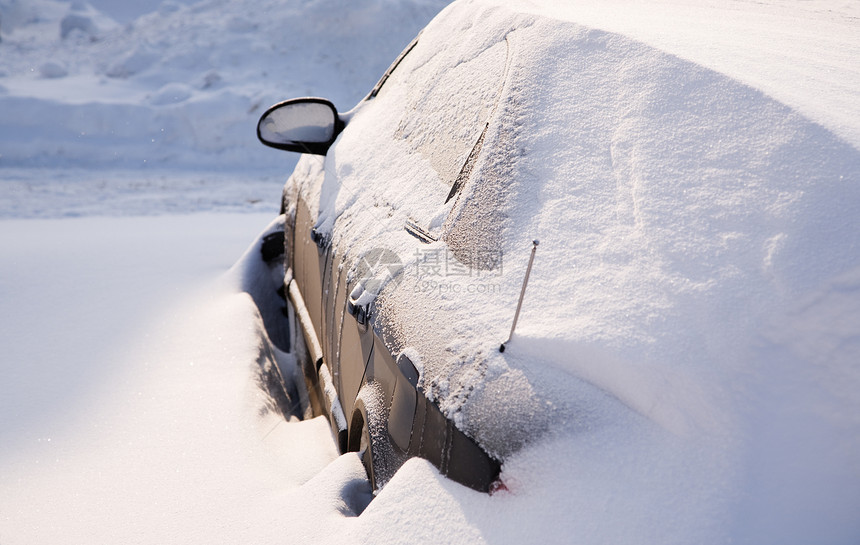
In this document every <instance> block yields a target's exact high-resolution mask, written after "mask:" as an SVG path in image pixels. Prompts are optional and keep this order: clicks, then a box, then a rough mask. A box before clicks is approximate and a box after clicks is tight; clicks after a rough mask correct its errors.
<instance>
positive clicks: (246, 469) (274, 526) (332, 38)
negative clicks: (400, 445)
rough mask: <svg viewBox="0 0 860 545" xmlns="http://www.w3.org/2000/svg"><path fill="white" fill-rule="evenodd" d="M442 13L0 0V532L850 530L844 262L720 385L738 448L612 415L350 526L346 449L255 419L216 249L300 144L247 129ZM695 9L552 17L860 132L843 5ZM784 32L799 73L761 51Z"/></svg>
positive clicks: (330, 90) (322, 429) (230, 295)
mask: <svg viewBox="0 0 860 545" xmlns="http://www.w3.org/2000/svg"><path fill="white" fill-rule="evenodd" d="M445 4H446V2H444V1H434V0H402V1H399V2H398V1H394V0H367V1H364V2H349V1H345V0H343V1H341V0H303V1H299V0H295V1H288V0H256V1H251V0H232V1H226V0H203V1H200V2H192V1H191V0H187V1H186V0H183V1H181V2H177V1H171V0H165V1H163V2H161V1H149V0H148V1H141V2H135V3H133V4H132V3H128V2H125V1H123V0H99V1H97V2H96V1H93V2H92V3H91V4H83V3H79V2H76V3H74V4H72V3H69V2H66V1H55V0H0V18H2V19H0V21H2V22H0V38H2V42H0V256H2V258H0V305H2V310H3V315H4V318H3V319H2V327H0V353H2V356H0V545H18V544H48V543H88V544H93V543H105V544H107V543H121V542H128V543H194V544H197V543H237V542H254V543H291V542H297V541H309V542H314V543H316V542H321V543H335V542H338V543H343V542H365V543H415V542H428V543H437V542H464V543H474V542H482V541H485V542H490V543H524V542H525V543H530V542H538V541H539V542H546V543H655V544H657V543H661V544H663V543H725V542H730V541H731V542H734V543H750V544H752V543H755V544H763V543H780V544H785V543H798V544H801V543H834V544H843V543H844V544H854V543H857V541H858V538H860V522H858V520H860V519H858V517H857V515H856V514H857V513H858V512H860V465H858V460H860V423H858V421H857V414H860V410H858V409H860V397H858V394H857V391H858V390H857V387H858V384H860V383H858V375H857V373H856V372H855V373H850V372H846V369H847V370H849V371H850V370H851V369H855V370H856V358H855V356H856V355H857V354H858V348H857V346H858V341H857V339H858V337H857V331H858V329H857V319H858V316H860V297H858V295H857V294H858V291H860V288H858V286H860V280H858V277H857V275H856V274H855V275H853V276H852V275H845V276H843V277H842V278H840V279H838V281H836V282H835V283H834V284H832V285H829V286H826V287H824V288H822V289H821V290H820V291H819V292H818V293H817V294H816V295H815V297H811V298H809V300H806V301H804V302H803V303H802V304H798V305H797V308H796V309H795V310H796V311H797V312H796V313H795V314H793V315H791V316H789V317H787V318H786V323H787V324H788V325H787V326H786V327H785V328H783V329H782V330H781V331H782V332H783V333H782V334H785V332H792V331H794V332H797V333H798V335H796V337H795V339H800V340H799V341H797V342H794V340H795V339H792V338H779V337H777V338H771V339H768V342H769V344H767V345H763V346H762V347H761V350H762V351H765V350H772V351H773V353H774V354H775V355H774V356H773V357H772V358H771V360H770V361H774V362H782V361H783V360H784V361H785V362H786V363H785V365H784V366H783V367H779V366H771V367H768V369H769V370H771V371H774V372H773V373H772V374H769V375H756V376H744V377H739V380H738V382H737V383H736V388H737V389H738V392H735V394H736V397H737V398H738V399H743V400H744V401H745V407H744V408H745V410H749V412H748V413H744V414H745V416H747V417H748V418H746V419H744V420H742V421H741V422H740V425H741V426H742V427H743V429H739V430H737V433H733V434H730V436H731V437H733V438H741V439H739V443H738V444H731V445H726V444H722V443H719V441H720V440H721V439H720V438H715V439H713V442H712V443H711V444H709V443H708V441H698V442H690V441H687V440H685V438H684V437H683V436H677V435H673V434H667V433H665V430H663V429H662V428H660V427H659V426H656V425H654V424H653V423H652V422H649V421H647V420H646V419H643V418H642V417H641V416H640V415H639V414H637V413H635V412H632V411H629V410H626V409H625V410H618V411H616V412H615V413H609V414H604V415H602V416H601V418H602V420H600V421H594V422H592V424H593V427H591V428H589V429H582V428H578V429H577V432H576V433H575V434H574V433H571V432H570V431H569V430H560V431H559V433H557V434H551V435H548V436H547V437H545V438H544V439H543V440H542V441H540V442H539V443H537V444H535V445H532V446H530V447H529V448H527V449H524V450H523V451H521V452H520V453H518V454H517V455H515V456H513V457H512V458H511V459H510V460H508V461H507V463H506V465H505V468H504V472H505V473H504V475H505V482H506V485H507V487H508V489H509V490H508V491H504V492H501V493H498V494H496V495H494V496H486V495H482V494H478V493H474V492H472V491H469V490H466V489H464V488H462V487H460V486H458V485H455V484H453V483H451V482H449V481H447V480H446V479H443V478H440V477H439V476H438V474H437V473H436V472H435V470H434V469H433V468H432V466H430V465H429V464H427V463H425V462H423V461H421V460H412V461H410V462H409V463H407V464H406V466H404V468H403V469H402V470H401V472H399V473H398V474H397V475H396V476H395V478H394V479H393V480H392V481H391V482H390V483H389V485H388V486H387V487H386V488H385V489H384V491H383V492H382V494H380V496H379V497H377V498H376V499H375V500H374V501H373V502H372V503H371V504H370V506H369V507H368V508H367V509H366V510H364V512H363V513H362V515H361V516H359V517H356V516H354V515H355V513H356V511H359V510H361V508H362V507H364V505H365V503H366V500H367V483H366V481H365V479H364V477H363V470H362V468H361V465H360V463H359V461H358V459H357V457H355V456H351V455H350V456H344V457H337V456H336V451H335V447H334V444H333V442H332V440H331V436H330V432H329V430H328V427H327V424H326V423H325V422H323V421H321V420H312V421H308V422H301V423H299V422H286V421H284V420H283V419H281V418H279V417H278V416H277V415H276V414H275V413H273V412H272V411H271V410H270V409H269V405H268V400H267V398H266V397H265V396H264V395H263V394H262V391H261V390H260V389H259V387H258V385H257V383H256V375H257V371H256V370H257V369H258V366H257V361H258V358H260V353H261V352H260V350H261V349H260V347H261V344H260V343H261V341H260V337H261V324H260V320H259V317H258V316H257V314H256V312H255V309H254V307H253V305H252V304H251V302H250V299H249V297H248V295H247V294H244V293H241V292H240V291H239V290H238V286H239V283H240V282H239V280H240V278H241V277H242V275H243V274H245V273H247V271H248V269H249V268H252V267H253V264H252V263H251V262H250V261H247V260H245V261H242V260H240V257H241V256H242V254H243V252H244V251H245V249H246V248H247V247H248V246H249V245H250V244H251V243H252V242H253V240H254V238H255V236H256V235H257V234H258V233H259V232H260V231H262V230H263V229H264V228H265V226H266V225H267V224H268V223H269V222H270V221H271V220H272V219H273V218H274V216H275V214H276V213H277V205H278V198H279V196H280V191H281V187H282V185H283V178H284V176H285V175H286V174H287V173H288V172H289V170H290V169H291V167H292V165H293V164H294V161H295V158H294V157H291V156H290V155H289V154H282V153H278V152H274V151H272V150H268V149H264V148H263V147H262V146H260V145H259V144H258V143H257V142H256V140H255V138H254V136H253V128H254V125H255V123H256V119H257V117H258V116H259V114H260V113H261V112H262V110H263V109H264V108H265V107H266V106H267V105H269V104H270V103H273V102H275V101H277V100H280V99H283V98H287V97H291V96H299V95H322V96H328V97H330V98H332V99H333V101H334V102H335V103H336V104H337V105H338V106H339V107H340V108H341V109H342V110H346V109H349V108H350V107H351V106H352V105H353V104H355V103H356V102H357V101H358V100H359V99H360V98H361V97H362V96H363V95H364V94H365V93H366V92H367V90H368V89H369V88H370V87H371V86H372V85H373V83H374V82H375V80H376V78H377V77H378V76H379V74H381V73H382V71H383V70H384V69H385V67H386V66H387V65H388V63H389V62H390V61H391V59H392V58H393V57H394V56H395V55H396V54H397V53H398V52H399V51H400V49H401V48H402V47H403V46H404V45H405V44H406V43H407V42H408V41H409V40H410V39H411V38H412V36H413V35H414V34H415V33H416V32H417V30H418V29H420V28H421V27H422V26H423V25H424V24H425V23H426V22H427V21H428V20H429V19H430V18H431V17H432V16H433V15H434V14H435V13H436V12H437V11H438V10H439V9H441V8H442V7H443V6H444V5H445ZM699 5H700V7H701V10H704V12H706V13H707V14H708V17H702V15H701V14H702V12H703V11H698V10H697V9H696V8H685V9H678V4H673V3H671V2H664V3H663V4H662V5H661V6H658V7H652V6H651V5H650V4H649V5H646V4H642V3H637V2H629V3H599V2H586V3H583V4H581V5H579V4H578V5H577V6H578V7H575V8H571V10H570V11H571V12H572V13H573V15H571V16H572V17H576V18H577V19H579V20H580V21H581V22H583V23H585V24H587V25H593V26H596V27H600V28H604V29H606V30H609V31H613V32H621V33H626V34H628V35H630V36H632V37H633V38H635V39H639V40H643V41H646V42H648V43H650V44H652V45H657V46H660V47H663V48H665V49H666V50H667V51H669V52H672V53H675V54H677V55H679V56H681V57H684V58H688V54H689V53H690V52H691V51H692V52H696V53H699V54H700V58H701V59H704V60H705V61H707V62H708V63H710V65H711V67H712V68H718V69H723V70H727V71H730V72H731V73H732V74H733V75H734V76H735V77H736V78H738V79H740V80H742V81H743V82H744V83H745V84H747V85H753V86H754V87H756V88H758V89H761V90H762V91H763V92H765V93H767V94H768V95H769V96H773V97H776V98H777V99H779V100H781V101H783V102H784V103H786V104H789V105H791V106H792V107H794V108H797V109H798V110H799V111H801V112H803V113H804V114H806V115H810V116H812V117H813V118H815V119H818V120H819V121H820V122H821V123H822V124H824V125H826V126H828V127H833V130H834V131H835V132H836V134H838V135H840V136H841V137H842V138H843V139H844V140H845V141H846V142H848V143H849V144H850V145H851V146H853V148H856V147H857V146H858V140H860V137H858V134H860V132H858V131H857V127H858V115H860V114H858V112H857V106H856V104H857V103H858V102H857V101H858V93H860V81H858V74H860V68H858V65H857V64H856V62H857V61H856V59H857V58H858V55H860V42H858V40H857V36H860V23H858V17H860V13H858V10H857V5H856V4H855V3H851V2H848V1H840V0H830V1H824V0H818V1H815V2H808V3H804V4H803V6H802V7H794V8H792V9H788V4H784V3H780V2H765V3H752V2H749V3H748V2H740V1H737V2H732V3H730V4H729V5H728V7H726V8H723V7H721V6H720V5H718V4H717V3H715V2H700V3H699ZM775 17H779V18H780V19H779V22H778V23H774V22H773V21H774V18H775ZM63 20H66V24H65V28H66V31H65V32H66V36H65V37H64V38H61V34H62V33H63V24H62V21H63ZM702 21H706V23H704V24H703V23H702ZM787 34H788V35H789V37H788V38H786V35H787ZM701 36H706V37H707V39H706V40H703V43H706V44H712V45H713V44H716V45H714V47H713V49H708V48H707V47H699V45H698V44H699V38H700V37H701ZM734 36H741V37H740V38H737V39H735V38H734ZM852 36H853V39H849V38H850V37H852ZM781 39H782V40H786V41H785V42H780V40H781ZM780 43H791V44H792V47H794V48H795V49H796V50H798V51H805V52H807V53H808V56H809V58H810V59H811V61H810V62H809V63H808V64H804V65H802V66H811V67H812V68H809V69H807V70H806V71H803V70H801V69H798V72H797V73H794V72H792V71H791V70H788V68H789V67H786V66H779V65H772V64H771V65H767V66H763V65H762V64H761V59H760V58H758V57H757V55H759V54H760V53H761V52H763V51H764V53H762V54H765V53H766V54H768V55H770V56H771V57H772V56H773V52H772V51H770V50H769V49H768V46H769V44H775V45H773V47H774V48H777V46H778V45H779V44H780ZM727 51H728V52H729V53H726V52H727ZM765 56H766V57H767V55H765ZM768 58H770V57H768ZM833 74H839V75H840V78H841V79H839V80H838V81H839V83H840V84H841V85H842V86H841V87H840V86H839V85H835V84H833V81H835V80H833ZM828 78H830V79H828ZM822 81H825V82H826V81H830V84H828V85H826V86H824V87H821V86H820V85H819V84H820V82H822ZM816 97H824V99H823V100H821V101H820V103H824V104H826V105H828V108H826V109H825V110H826V111H819V110H816V108H815V105H816V104H817V103H819V102H817V101H816V100H812V99H814V98H816ZM853 148H852V149H853ZM855 166H856V165H855ZM855 172H856V170H855ZM854 250H855V251H856V249H854ZM237 262H238V263H237ZM234 264H236V265H235V266H234ZM231 267H232V268H231ZM804 339H806V340H809V339H813V340H814V341H815V342H811V343H810V344H809V345H805V344H804V342H802V341H803V340H804ZM807 346H826V347H829V348H830V351H829V352H828V353H826V354H818V353H816V354H807V353H805V352H804V351H805V350H806V347H807ZM534 348H535V349H536V350H537V349H538V347H534ZM780 358H783V359H780ZM852 358H854V359H852ZM798 361H800V362H807V361H808V362H812V363H814V365H813V366H811V367H809V368H803V372H801V373H795V372H794V371H796V370H797V362H798ZM852 361H854V364H853V365H852V364H851V362H852ZM781 369H783V370H787V371H791V373H788V372H786V373H781V372H780V370H781ZM633 386H634V387H635V384H634V385H633ZM626 387H629V384H628V385H627V386H626Z"/></svg>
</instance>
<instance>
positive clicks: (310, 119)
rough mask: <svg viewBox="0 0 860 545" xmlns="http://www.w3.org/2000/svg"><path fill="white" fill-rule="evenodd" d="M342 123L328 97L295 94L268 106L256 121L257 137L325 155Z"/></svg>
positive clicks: (280, 146)
mask: <svg viewBox="0 0 860 545" xmlns="http://www.w3.org/2000/svg"><path fill="white" fill-rule="evenodd" d="M343 127H344V123H343V121H342V120H341V119H340V116H339V115H338V114H337V109H336V108H335V107H334V104H332V103H331V102H329V101H328V100H326V99H324V98H294V99H291V100H286V101H284V102H280V103H278V104H275V105H274V106H272V107H271V108H269V109H268V110H266V112H265V113H264V114H263V115H262V117H260V121H259V122H258V123H257V138H259V139H260V142H262V143H263V144H265V145H267V146H270V147H273V148H277V149H282V150H287V151H297V152H299V153H313V154H316V155H325V154H326V152H328V149H329V147H331V145H332V144H333V143H334V141H335V139H336V138H337V135H338V134H340V131H342V130H343Z"/></svg>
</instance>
